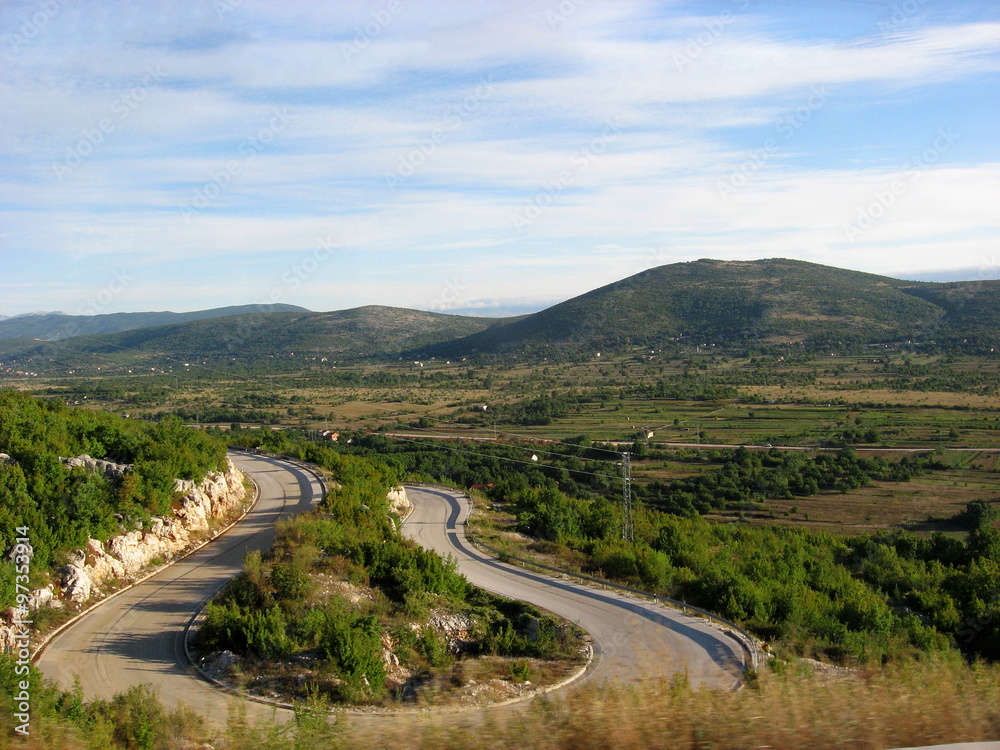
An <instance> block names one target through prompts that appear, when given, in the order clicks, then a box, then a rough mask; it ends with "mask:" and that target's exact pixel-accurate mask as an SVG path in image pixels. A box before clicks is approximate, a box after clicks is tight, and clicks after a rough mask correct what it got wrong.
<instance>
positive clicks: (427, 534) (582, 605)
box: [403, 487, 746, 688]
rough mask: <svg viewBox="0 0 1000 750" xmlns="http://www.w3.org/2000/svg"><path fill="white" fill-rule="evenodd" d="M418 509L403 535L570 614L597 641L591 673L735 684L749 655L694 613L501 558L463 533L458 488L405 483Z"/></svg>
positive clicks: (483, 581) (510, 591) (466, 570)
mask: <svg viewBox="0 0 1000 750" xmlns="http://www.w3.org/2000/svg"><path fill="white" fill-rule="evenodd" d="M406 494H407V495H408V496H409V498H410V500H411V501H412V502H413V505H414V511H413V513H411V514H410V516H409V518H407V520H406V523H405V524H404V525H403V533H404V534H406V535H407V536H409V537H410V538H411V539H414V540H416V541H417V542H418V543H420V545H421V546H423V547H426V548H428V549H432V550H434V551H436V552H438V553H439V554H441V555H448V554H451V555H453V556H454V557H455V558H456V560H457V562H458V568H459V570H460V571H461V572H462V573H463V574H464V575H465V577H466V578H468V579H469V582H470V583H472V584H474V585H476V586H479V587H480V588H483V589H486V590H487V591H492V592H494V593H497V594H502V595H504V596H507V597H510V598H512V599H519V600H522V601H528V602H531V603H533V604H535V605H537V606H539V607H543V608H544V609H547V610H549V611H551V612H554V613H555V614H557V615H560V616H562V617H565V618H566V619H568V620H572V621H573V622H575V623H576V624H577V625H579V626H580V627H582V628H583V629H584V630H586V631H587V632H588V633H589V634H590V635H591V636H592V637H593V639H594V662H593V665H592V666H591V668H590V670H588V673H587V676H586V679H587V680H596V681H615V682H620V683H639V682H645V681H649V680H653V681H655V680H659V679H661V678H667V679H669V678H671V677H673V676H674V675H677V674H685V675H687V678H688V679H689V680H690V682H691V684H692V685H693V686H695V687H699V686H708V687H715V688H733V687H735V686H736V685H738V684H739V680H740V676H741V674H742V672H743V666H744V659H745V657H746V654H745V651H744V650H743V647H742V646H741V645H740V644H739V643H738V642H737V641H736V640H734V639H733V638H732V637H731V636H729V635H727V634H725V633H723V632H722V631H720V630H718V629H717V628H714V627H712V626H710V625H708V624H707V623H706V622H705V621H704V620H701V619H699V618H697V617H693V616H688V615H684V614H681V613H680V612H678V611H677V610H674V609H670V608H668V607H665V606H663V605H660V604H656V603H654V602H651V601H648V600H645V599H640V598H638V597H632V596H629V595H627V594H619V593H616V592H611V591H607V590H601V589H596V588H592V587H589V586H586V585H583V584H581V583H577V582H575V581H573V580H569V579H562V578H554V577H552V576H547V575H544V574H541V573H534V572H531V571H527V570H524V569H523V568H519V567H516V566H514V565H508V564H506V563H502V562H499V561H498V560H496V559H495V558H493V557H489V556H488V555H485V554H483V553H482V552H479V551H478V550H477V549H475V548H474V547H473V546H472V545H471V544H470V543H469V541H468V540H467V539H466V537H465V528H464V522H465V519H466V518H467V517H468V514H469V512H470V510H471V507H470V504H469V501H468V499H467V498H466V497H465V496H464V495H461V494H459V493H456V492H450V491H446V490H439V489H428V488H422V487H407V488H406Z"/></svg>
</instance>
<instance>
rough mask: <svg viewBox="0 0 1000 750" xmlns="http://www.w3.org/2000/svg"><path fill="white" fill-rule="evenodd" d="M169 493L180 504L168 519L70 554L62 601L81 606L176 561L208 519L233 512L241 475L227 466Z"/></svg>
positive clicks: (239, 500)
mask: <svg viewBox="0 0 1000 750" xmlns="http://www.w3.org/2000/svg"><path fill="white" fill-rule="evenodd" d="M81 458H82V457H81ZM70 460H80V459H70ZM91 461H93V459H91ZM98 463H100V464H108V465H110V466H122V464H111V463H110V462H107V461H104V462H98ZM93 470H95V471H105V470H107V471H111V470H112V469H110V468H101V467H98V468H95V469H93ZM175 489H176V490H177V492H178V493H180V494H181V499H180V500H179V501H178V502H177V503H176V504H175V510H174V512H173V514H172V515H170V516H164V517H157V518H153V519H152V522H151V523H150V526H149V528H148V529H145V530H144V529H135V530H133V531H128V532H125V533H123V534H119V535H118V536H115V537H112V538H111V539H109V540H108V541H107V542H106V543H102V542H100V541H99V540H97V539H89V540H87V544H86V546H85V547H84V549H80V550H75V551H73V552H71V553H70V554H69V557H68V560H67V563H66V565H65V566H64V567H63V569H62V581H61V583H62V596H63V598H64V599H67V600H69V601H72V602H78V603H81V604H82V603H84V602H86V601H88V600H90V599H92V598H95V597H99V596H102V595H103V593H104V591H103V588H104V587H107V586H108V585H109V584H121V583H129V582H130V581H132V580H135V579H136V578H138V577H139V575H140V574H141V572H142V571H143V570H145V569H146V568H147V567H149V566H150V565H151V564H152V563H154V562H166V561H168V560H171V559H173V558H175V557H177V556H178V555H180V554H181V553H183V552H184V551H185V550H187V549H188V548H189V547H191V546H192V545H193V544H194V543H195V541H196V536H197V535H198V534H199V533H200V532H204V531H207V530H208V529H209V528H210V525H211V521H212V519H216V518H223V517H225V516H227V515H229V514H230V513H231V512H232V511H233V510H234V509H236V508H238V507H239V506H240V505H241V503H242V502H243V499H244V496H245V494H246V490H245V489H244V487H243V474H242V473H241V472H240V471H239V470H237V469H236V467H235V466H233V464H232V462H229V464H228V468H227V470H226V471H225V472H224V473H223V472H214V473H211V474H208V475H207V476H206V477H205V478H204V479H202V481H201V482H198V483H195V482H192V481H182V480H178V481H177V482H176V484H175Z"/></svg>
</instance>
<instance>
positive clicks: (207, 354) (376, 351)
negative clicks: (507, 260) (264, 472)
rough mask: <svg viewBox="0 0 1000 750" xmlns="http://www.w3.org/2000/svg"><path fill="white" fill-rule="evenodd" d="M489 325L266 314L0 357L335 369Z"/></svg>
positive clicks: (368, 314) (372, 315) (388, 311)
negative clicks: (302, 361)
mask: <svg viewBox="0 0 1000 750" xmlns="http://www.w3.org/2000/svg"><path fill="white" fill-rule="evenodd" d="M495 322H496V321H495V320H494V319H490V318H473V317H464V316H459V315H443V314H440V313H431V312H423V311H419V310H406V309H402V308H395V307H380V306H368V307H359V308H355V309H351V310H342V311H338V312H326V313H313V312H302V313H299V312H268V313H266V314H263V313H254V314H245V315H236V316H230V317H225V318H211V319H204V320H197V321H193V322H189V323H174V324H170V325H164V326H156V327H152V328H142V329H138V330H134V331H122V332H120V333H114V334H105V335H102V336H78V337H75V338H72V339H68V340H63V341H59V342H48V343H39V342H37V341H31V342H26V341H24V340H23V339H22V340H10V341H2V342H0V356H3V357H4V358H5V359H6V360H8V361H16V362H17V363H19V366H20V367H22V368H23V369H32V368H33V367H38V366H42V367H46V365H47V364H54V365H55V366H57V367H58V366H61V367H64V368H66V367H69V368H72V367H83V366H91V365H94V364H95V363H96V364H101V363H104V364H109V365H110V364H117V365H128V366H132V365H148V366H156V367H167V366H176V365H179V364H183V363H184V362H194V361H200V360H217V359H227V360H236V361H240V362H245V363H255V362H261V361H263V360H265V359H274V358H290V357H303V356H305V357H309V356H313V357H328V358H330V359H335V360H337V361H355V360H360V359H367V358H385V357H390V356H391V357H396V356H398V355H399V354H400V353H402V352H404V351H406V350H408V349H411V348H414V347H424V346H432V345H435V344H438V343H440V342H442V341H450V340H453V339H456V338H460V337H464V336H468V335H470V334H472V333H475V332H477V331H481V330H483V329H484V328H486V327H488V326H489V325H491V324H493V323H495Z"/></svg>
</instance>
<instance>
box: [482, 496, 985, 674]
mask: <svg viewBox="0 0 1000 750" xmlns="http://www.w3.org/2000/svg"><path fill="white" fill-rule="evenodd" d="M487 494H488V496H489V497H490V498H492V499H493V500H494V502H497V503H502V504H503V505H504V506H506V507H509V509H510V512H512V513H514V514H515V516H516V518H517V520H518V523H519V525H520V527H521V528H522V530H524V531H525V532H526V533H529V534H531V535H532V536H534V537H536V538H538V539H543V540H549V541H551V542H554V543H555V544H557V545H560V546H562V547H564V548H566V549H567V550H571V551H574V552H576V553H582V554H583V556H584V558H583V559H585V560H586V563H585V565H586V568H587V569H589V570H591V571H593V572H597V573H600V574H602V575H605V576H607V577H609V578H612V579H615V580H621V581H626V582H629V583H631V584H634V585H638V586H641V587H643V588H645V589H647V590H651V591H654V592H658V593H661V594H664V595H666V596H671V597H673V598H677V599H682V600H685V601H688V602H690V603H692V604H696V605H698V606H701V607H704V608H706V609H710V610H712V611H715V612H717V613H719V614H721V615H722V616H723V617H726V618H729V619H731V620H734V621H736V622H739V623H742V624H744V625H746V626H747V627H749V628H750V629H751V630H754V631H755V632H756V633H757V634H759V635H760V636H762V637H765V638H768V639H774V640H775V641H777V642H778V643H779V645H781V646H783V647H785V648H787V649H790V650H791V651H793V652H795V653H800V654H802V653H805V654H807V655H812V654H816V655H820V656H824V657H826V658H833V659H837V660H845V659H847V660H851V659H855V660H859V661H863V662H868V661H885V660H890V659H898V658H903V657H909V656H913V655H916V654H919V653H925V652H927V651H935V650H942V649H951V648H956V647H957V648H961V649H962V650H963V651H964V652H965V653H967V654H968V655H970V656H981V657H985V658H988V659H993V660H996V659H998V658H1000V587H998V585H997V582H998V581H1000V578H998V575H1000V532H997V530H996V529H994V528H993V527H992V526H991V525H990V520H991V518H992V517H993V513H992V507H993V506H991V505H989V504H985V503H984V504H980V505H977V506H975V507H973V508H970V511H969V518H970V519H971V523H974V524H975V528H974V530H973V532H972V534H971V535H970V537H969V539H968V541H967V542H961V541H958V540H956V539H951V538H947V537H945V536H943V535H940V534H937V535H934V536H933V537H931V538H930V539H922V538H919V537H917V536H914V535H912V534H908V533H906V532H903V531H896V532H893V533H891V534H879V535H874V536H861V537H851V538H847V539H840V538H836V537H831V536H829V535H827V534H822V533H814V532H806V531H802V530H797V529H788V528H781V527H753V526H747V525H743V524H719V523H712V522H708V521H705V520H703V519H701V518H699V517H684V518H682V517H678V516H675V515H670V514H663V513H659V512H657V511H655V510H652V509H645V508H641V509H639V510H637V511H636V517H635V541H634V543H628V542H624V541H622V540H621V538H620V528H621V527H620V524H617V523H615V522H614V520H613V519H615V517H616V511H617V509H616V508H614V507H613V506H610V504H609V503H608V502H607V501H606V500H603V499H597V500H581V499H579V498H573V497H568V496H566V495H565V494H563V493H562V492H560V491H559V490H558V489H557V488H556V486H555V485H554V483H551V482H544V483H542V484H541V485H539V486H534V487H533V486H531V485H530V484H529V483H528V482H527V481H526V480H524V479H523V478H522V477H520V476H513V477H511V478H509V479H507V480H505V481H502V482H500V483H499V484H497V486H495V487H493V488H490V489H488V490H487ZM556 549H558V548H556Z"/></svg>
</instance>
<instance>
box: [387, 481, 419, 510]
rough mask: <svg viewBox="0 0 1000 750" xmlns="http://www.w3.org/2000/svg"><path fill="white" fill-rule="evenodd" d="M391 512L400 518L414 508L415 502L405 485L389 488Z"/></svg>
mask: <svg viewBox="0 0 1000 750" xmlns="http://www.w3.org/2000/svg"><path fill="white" fill-rule="evenodd" d="M387 497H388V498H389V512H390V513H395V514H396V515H397V516H399V517H400V518H406V517H407V516H408V515H409V514H410V511H411V510H413V503H411V502H410V498H408V497H407V496H406V488H405V487H393V488H392V489H391V490H389V494H388V496H387Z"/></svg>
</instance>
